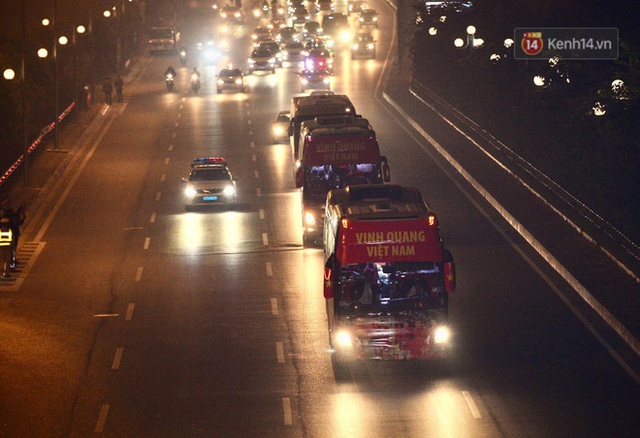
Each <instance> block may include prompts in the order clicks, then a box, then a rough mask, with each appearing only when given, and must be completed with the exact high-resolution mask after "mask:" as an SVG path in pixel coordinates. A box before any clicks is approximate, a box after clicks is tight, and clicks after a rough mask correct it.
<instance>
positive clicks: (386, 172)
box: [380, 156, 391, 183]
mask: <svg viewBox="0 0 640 438" xmlns="http://www.w3.org/2000/svg"><path fill="white" fill-rule="evenodd" d="M380 160H381V161H382V180H383V181H384V182H386V183H388V182H390V181H391V168H390V167H389V163H387V157H385V156H382V157H380Z"/></svg>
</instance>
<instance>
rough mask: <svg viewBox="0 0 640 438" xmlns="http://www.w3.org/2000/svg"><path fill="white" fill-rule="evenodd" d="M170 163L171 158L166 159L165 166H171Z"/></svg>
mask: <svg viewBox="0 0 640 438" xmlns="http://www.w3.org/2000/svg"><path fill="white" fill-rule="evenodd" d="M169 161H171V158H169V157H167V158H165V159H164V164H165V165H169Z"/></svg>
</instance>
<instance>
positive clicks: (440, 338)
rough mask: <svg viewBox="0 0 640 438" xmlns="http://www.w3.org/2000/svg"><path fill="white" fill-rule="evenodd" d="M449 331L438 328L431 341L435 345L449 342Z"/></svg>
mask: <svg viewBox="0 0 640 438" xmlns="http://www.w3.org/2000/svg"><path fill="white" fill-rule="evenodd" d="M449 336H450V333H449V329H448V328H447V327H438V328H437V329H436V332H435V334H434V336H433V340H434V342H435V343H436V344H446V343H447V342H449Z"/></svg>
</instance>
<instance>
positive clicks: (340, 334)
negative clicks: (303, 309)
mask: <svg viewBox="0 0 640 438" xmlns="http://www.w3.org/2000/svg"><path fill="white" fill-rule="evenodd" d="M324 256H325V267H324V297H325V299H326V310H327V317H328V323H329V342H330V344H331V347H332V348H333V353H332V365H333V370H334V375H335V377H336V379H337V380H342V379H345V378H348V377H349V375H350V372H351V367H352V366H353V365H355V364H356V363H357V362H358V361H364V360H404V359H419V360H435V359H443V358H445V357H446V354H447V349H448V340H449V328H448V326H447V320H448V303H449V294H451V293H452V292H454V290H455V281H456V279H455V264H454V262H453V257H452V256H451V253H450V252H449V251H448V250H446V249H445V248H444V246H443V243H442V238H441V236H440V231H439V224H438V220H437V218H436V215H435V214H434V213H433V212H432V211H431V209H430V208H429V206H428V205H427V204H426V202H425V201H424V199H423V197H422V195H421V194H420V192H419V191H418V190H417V189H415V188H410V187H403V186H399V185H394V184H384V185H359V186H348V187H346V188H344V189H338V190H332V191H330V192H329V193H328V195H327V202H326V219H325V222H324Z"/></svg>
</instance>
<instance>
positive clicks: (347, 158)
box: [296, 116, 391, 245]
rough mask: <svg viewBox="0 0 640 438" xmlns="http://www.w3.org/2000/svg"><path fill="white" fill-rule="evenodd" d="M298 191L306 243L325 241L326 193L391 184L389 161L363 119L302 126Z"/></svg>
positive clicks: (335, 119) (319, 120) (323, 119)
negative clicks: (363, 186)
mask: <svg viewBox="0 0 640 438" xmlns="http://www.w3.org/2000/svg"><path fill="white" fill-rule="evenodd" d="M296 161H297V163H298V168H297V170H296V187H299V188H301V189H302V227H303V234H302V240H303V243H304V244H305V245H306V244H311V243H315V242H318V243H320V242H321V241H322V230H323V218H324V210H325V203H326V200H327V193H328V192H329V190H331V189H339V188H342V187H346V186H347V185H356V184H380V183H383V182H389V181H390V178H391V177H390V171H389V165H388V163H387V158H386V157H385V156H382V155H380V147H379V146H378V141H377V139H376V134H375V132H374V131H373V129H371V126H370V125H369V121H368V120H367V119H364V118H361V117H353V116H337V117H316V118H314V119H312V120H306V121H304V122H302V124H301V128H300V148H299V154H298V156H297V160H296Z"/></svg>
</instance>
